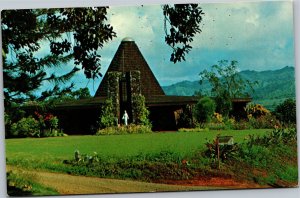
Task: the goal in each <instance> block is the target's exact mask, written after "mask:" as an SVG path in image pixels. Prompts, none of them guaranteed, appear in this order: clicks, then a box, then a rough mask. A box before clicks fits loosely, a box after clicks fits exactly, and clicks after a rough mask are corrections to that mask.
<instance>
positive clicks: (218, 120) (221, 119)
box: [213, 113, 223, 123]
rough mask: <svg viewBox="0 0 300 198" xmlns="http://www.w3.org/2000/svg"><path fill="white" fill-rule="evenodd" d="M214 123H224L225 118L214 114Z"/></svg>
mask: <svg viewBox="0 0 300 198" xmlns="http://www.w3.org/2000/svg"><path fill="white" fill-rule="evenodd" d="M213 121H214V122H217V123H223V116H222V114H220V113H214V116H213Z"/></svg>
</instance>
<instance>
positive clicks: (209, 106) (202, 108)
mask: <svg viewBox="0 0 300 198" xmlns="http://www.w3.org/2000/svg"><path fill="white" fill-rule="evenodd" d="M215 109H216V104H215V102H214V101H213V100H212V99H210V98H209V97H204V98H201V99H200V100H199V101H198V103H197V104H196V106H195V108H194V116H195V118H196V120H197V121H198V122H200V123H206V122H209V121H210V120H211V118H212V116H213V114H214V112H215Z"/></svg>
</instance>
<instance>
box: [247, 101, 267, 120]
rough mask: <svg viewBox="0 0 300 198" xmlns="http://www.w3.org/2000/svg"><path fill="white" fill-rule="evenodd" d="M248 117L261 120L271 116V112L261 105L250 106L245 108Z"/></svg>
mask: <svg viewBox="0 0 300 198" xmlns="http://www.w3.org/2000/svg"><path fill="white" fill-rule="evenodd" d="M245 111H246V112H247V115H248V117H251V118H252V117H254V118H259V117H261V116H266V115H268V114H270V111H269V110H268V109H266V108H265V107H264V106H262V105H261V104H248V105H247V106H246V108H245Z"/></svg>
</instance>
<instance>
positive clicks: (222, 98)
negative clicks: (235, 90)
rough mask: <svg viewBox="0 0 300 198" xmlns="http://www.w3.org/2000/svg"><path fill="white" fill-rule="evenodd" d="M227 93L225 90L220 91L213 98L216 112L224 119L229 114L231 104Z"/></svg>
mask: <svg viewBox="0 0 300 198" xmlns="http://www.w3.org/2000/svg"><path fill="white" fill-rule="evenodd" d="M231 99H232V98H231V97H230V95H229V93H228V92H227V91H225V90H223V91H220V93H219V94H218V95H216V97H215V98H214V100H215V102H216V112H219V113H220V114H221V115H223V116H224V117H228V115H229V112H230V111H231V110H232V102H231Z"/></svg>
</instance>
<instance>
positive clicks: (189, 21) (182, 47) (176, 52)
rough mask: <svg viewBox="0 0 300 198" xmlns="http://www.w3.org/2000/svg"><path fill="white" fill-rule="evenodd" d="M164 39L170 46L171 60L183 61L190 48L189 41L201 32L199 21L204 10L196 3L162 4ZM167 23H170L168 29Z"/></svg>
mask: <svg viewBox="0 0 300 198" xmlns="http://www.w3.org/2000/svg"><path fill="white" fill-rule="evenodd" d="M162 8H163V14H164V16H165V19H164V26H165V34H166V36H165V41H166V43H167V44H168V45H169V46H171V47H172V49H173V53H172V54H171V58H170V61H171V62H174V63H176V62H178V61H179V62H180V61H182V60H184V61H185V55H186V54H187V53H188V52H189V51H190V50H191V49H192V46H191V45H190V43H191V42H192V41H193V38H194V36H195V35H196V34H197V33H200V32H201V29H200V23H201V21H202V15H204V12H203V11H202V9H201V8H200V7H199V5H197V4H175V5H173V6H172V5H164V6H163V7H162ZM167 24H168V25H170V30H168V27H167Z"/></svg>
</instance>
